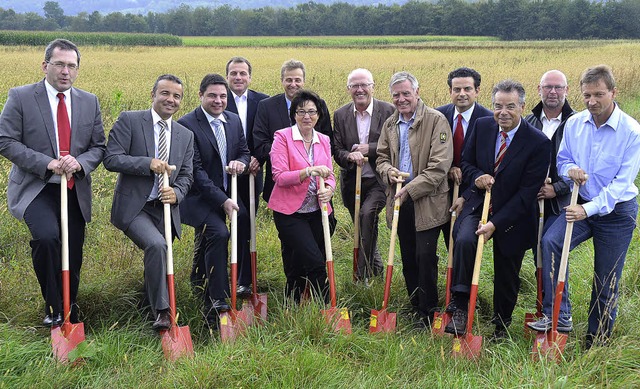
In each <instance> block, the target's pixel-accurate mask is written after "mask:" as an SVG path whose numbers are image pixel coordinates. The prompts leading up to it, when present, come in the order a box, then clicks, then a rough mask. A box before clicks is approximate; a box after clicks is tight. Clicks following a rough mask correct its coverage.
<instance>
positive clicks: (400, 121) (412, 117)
mask: <svg viewBox="0 0 640 389" xmlns="http://www.w3.org/2000/svg"><path fill="white" fill-rule="evenodd" d="M416 111H417V109H416ZM415 118H416V113H415V112H414V113H413V115H411V119H409V120H404V119H403V118H402V114H401V113H400V112H398V121H397V122H396V124H399V123H406V124H409V123H411V122H413V120H414V119H415Z"/></svg>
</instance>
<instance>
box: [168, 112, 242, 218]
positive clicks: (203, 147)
mask: <svg viewBox="0 0 640 389" xmlns="http://www.w3.org/2000/svg"><path fill="white" fill-rule="evenodd" d="M223 115H224V117H225V120H226V121H227V122H226V123H225V124H224V129H225V135H226V138H227V163H226V164H228V163H229V161H234V160H237V161H241V162H243V163H244V164H246V165H247V166H248V165H249V148H248V147H247V141H246V140H245V138H244V132H243V131H242V123H240V117H238V115H236V114H235V113H233V112H229V111H224V113H223ZM178 123H180V124H182V125H183V126H185V127H187V128H188V129H189V130H191V131H192V132H193V135H194V137H193V139H194V142H193V143H194V147H193V149H194V150H193V185H192V187H191V190H190V191H189V193H188V194H187V197H186V198H185V199H184V201H182V202H181V203H180V217H181V218H182V222H183V223H185V224H188V225H190V226H194V227H197V226H200V225H201V224H202V223H203V221H204V219H205V217H206V216H207V215H208V214H209V212H211V211H212V210H220V209H221V206H222V204H223V203H224V202H225V201H226V200H227V199H228V198H229V196H228V195H227V193H226V192H225V190H224V186H223V174H226V173H225V172H224V166H222V163H221V161H220V154H219V153H220V151H219V150H218V142H217V141H216V137H215V135H214V133H213V130H212V129H211V125H210V124H209V122H208V121H207V117H206V116H205V114H204V112H203V111H202V107H200V106H199V107H198V108H196V109H195V110H193V111H191V112H189V113H188V114H186V115H184V116H183V117H181V118H180V120H178ZM226 164H225V165H226ZM227 183H228V185H231V178H230V177H229V179H228V181H227ZM228 189H229V190H230V189H231V187H230V186H229V188H228Z"/></svg>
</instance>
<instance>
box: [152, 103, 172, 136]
mask: <svg viewBox="0 0 640 389" xmlns="http://www.w3.org/2000/svg"><path fill="white" fill-rule="evenodd" d="M151 118H152V119H153V125H154V126H155V125H156V124H158V122H159V121H160V120H162V118H161V117H160V115H158V113H157V112H156V111H155V110H154V109H153V108H151ZM165 122H166V123H167V130H169V132H171V118H169V119H167V120H165Z"/></svg>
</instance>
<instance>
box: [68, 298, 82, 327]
mask: <svg viewBox="0 0 640 389" xmlns="http://www.w3.org/2000/svg"><path fill="white" fill-rule="evenodd" d="M79 311H80V308H79V307H78V304H76V303H72V304H71V312H70V314H69V321H70V322H71V324H78V323H80V319H79V317H78V316H79Z"/></svg>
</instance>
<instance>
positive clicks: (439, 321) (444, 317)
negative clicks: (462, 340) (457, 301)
mask: <svg viewBox="0 0 640 389" xmlns="http://www.w3.org/2000/svg"><path fill="white" fill-rule="evenodd" d="M450 321H451V314H450V313H448V312H442V313H441V312H436V313H434V314H433V325H432V326H431V333H432V334H434V335H444V334H446V332H444V328H445V327H446V326H447V324H449V322H450Z"/></svg>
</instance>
